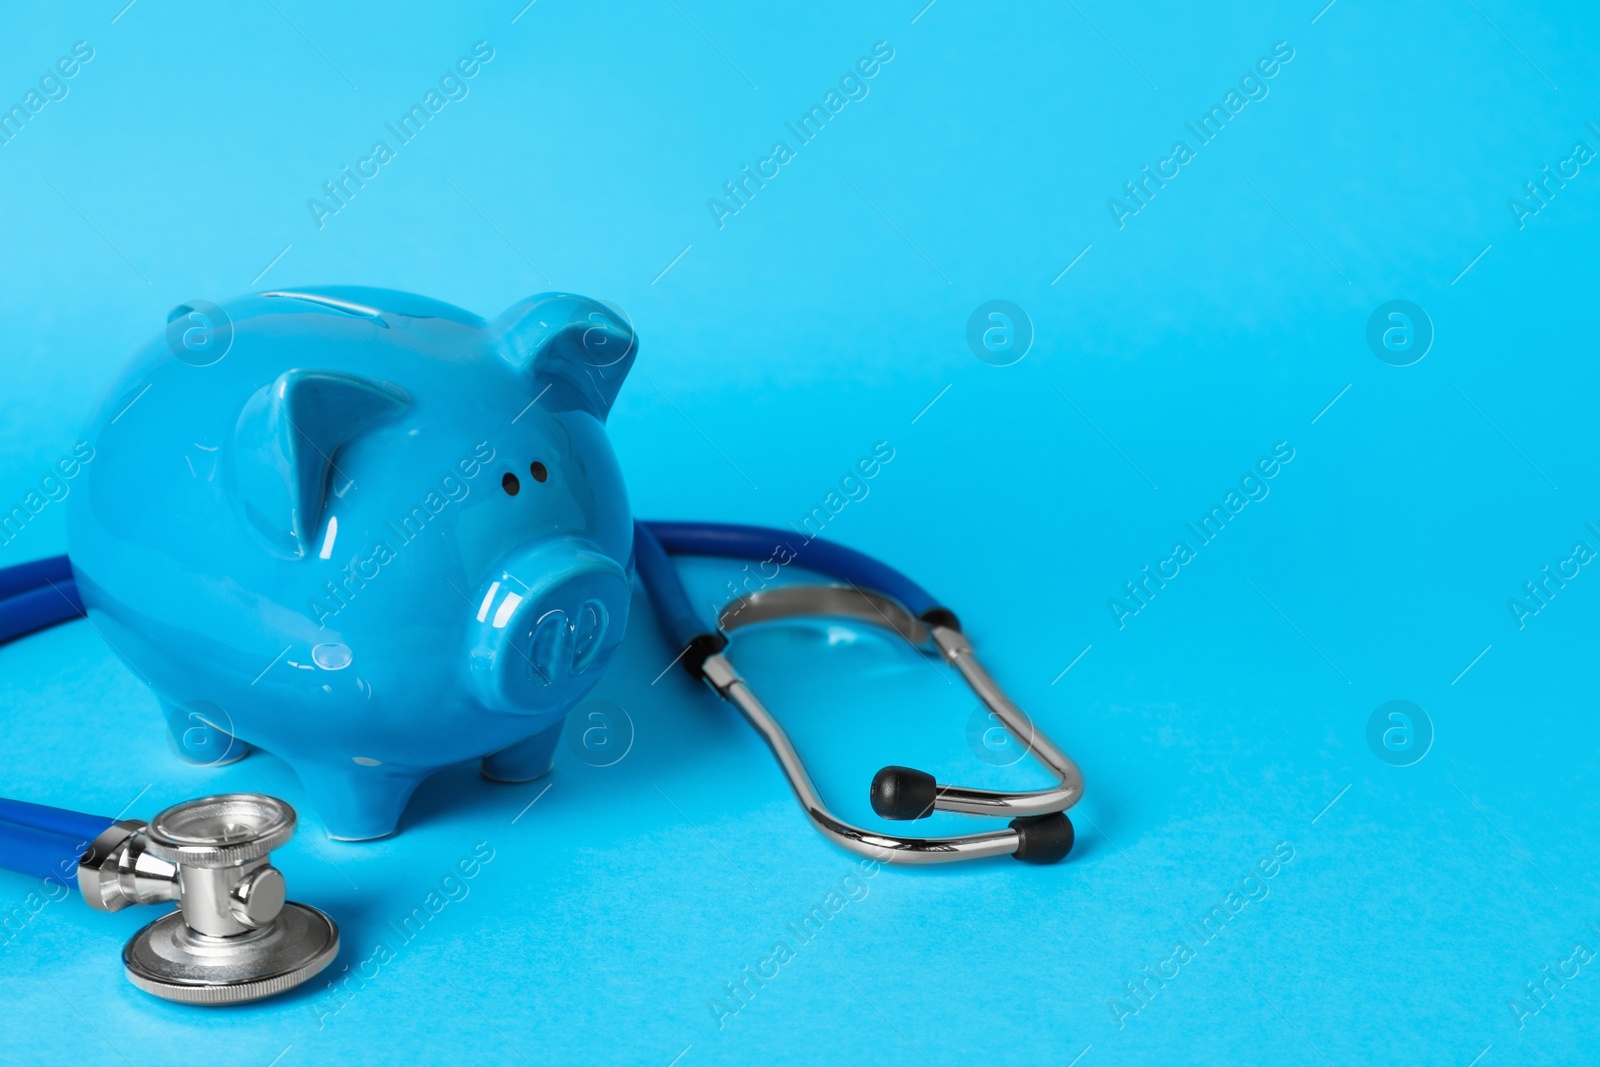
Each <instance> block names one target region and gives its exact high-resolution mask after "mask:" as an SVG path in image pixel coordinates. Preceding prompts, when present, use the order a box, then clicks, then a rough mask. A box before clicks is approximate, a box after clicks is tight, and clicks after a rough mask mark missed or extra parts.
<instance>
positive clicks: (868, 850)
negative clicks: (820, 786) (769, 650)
mask: <svg viewBox="0 0 1600 1067" xmlns="http://www.w3.org/2000/svg"><path fill="white" fill-rule="evenodd" d="M701 671H702V673H703V675H704V677H705V680H706V682H707V683H708V684H710V686H711V687H712V688H713V689H715V690H716V691H717V693H718V694H720V695H721V696H722V697H723V699H725V700H727V701H729V702H731V703H732V704H733V705H734V706H735V707H737V708H738V709H739V710H740V711H741V712H742V713H743V714H744V717H745V718H746V719H748V720H749V721H750V725H752V726H754V727H755V728H756V732H757V733H759V734H760V735H761V737H762V739H763V740H765V741H766V743H767V747H769V748H771V749H772V754H773V755H774V756H776V757H777V759H778V765H779V766H780V767H782V768H783V773H784V774H785V776H787V777H788V779H789V785H790V786H792V787H793V789H794V792H795V795H796V796H797V797H799V798H800V804H801V806H802V807H804V808H805V811H806V814H807V815H809V816H810V817H811V821H812V822H813V823H815V824H816V826H817V829H819V830H821V831H822V833H823V836H825V837H827V838H828V839H829V840H830V841H832V842H833V843H834V844H836V845H838V846H840V847H841V848H846V849H849V850H850V851H851V852H855V853H858V854H859V855H862V856H867V857H870V858H872V859H875V860H880V861H888V862H893V863H947V862H950V861H953V860H964V859H979V858H982V857H985V856H1009V855H1013V854H1014V853H1016V851H1017V849H1018V848H1019V847H1020V845H1021V836H1020V835H1019V833H1018V831H1016V830H1014V829H1007V830H996V831H993V832H991V833H983V834H967V835H964V836H961V837H900V836H898V835H895V834H880V833H876V832H874V831H872V830H865V829H862V828H861V827H859V826H853V825H851V824H850V823H847V822H845V821H844V820H843V819H840V818H839V817H838V816H836V815H834V814H833V812H831V811H829V810H828V806H827V805H826V804H824V803H823V802H822V797H821V796H820V795H819V794H818V793H817V788H816V786H815V785H813V784H812V782H811V776H810V775H809V774H807V773H806V768H805V763H804V762H802V761H801V759H800V754H799V753H798V752H796V751H795V747H794V745H793V743H791V742H790V740H789V735H788V734H787V733H785V732H784V729H783V727H782V726H780V725H778V720H777V719H774V718H773V717H772V713H771V712H769V711H768V710H767V709H766V707H765V706H763V705H762V703H761V701H760V700H759V699H758V698H757V697H756V695H755V694H754V693H753V692H751V691H750V687H749V686H748V685H747V684H745V680H744V679H743V678H741V677H740V676H739V672H738V671H736V670H734V667H733V664H732V663H730V662H729V661H728V658H727V657H726V656H724V655H722V654H721V653H717V654H714V655H711V656H707V657H706V660H705V663H704V665H703V666H702V667H701Z"/></svg>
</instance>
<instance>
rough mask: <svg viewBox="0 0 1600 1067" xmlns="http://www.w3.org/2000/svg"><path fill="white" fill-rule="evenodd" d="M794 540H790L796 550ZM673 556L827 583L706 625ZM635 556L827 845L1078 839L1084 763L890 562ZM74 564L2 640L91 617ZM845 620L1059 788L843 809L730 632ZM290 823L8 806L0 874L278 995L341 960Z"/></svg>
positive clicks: (246, 798)
mask: <svg viewBox="0 0 1600 1067" xmlns="http://www.w3.org/2000/svg"><path fill="white" fill-rule="evenodd" d="M796 542H799V543H798V545H797V544H796ZM674 555H687V556H721V557H728V558H733V559H744V560H756V561H762V562H772V561H774V560H775V559H776V558H778V557H779V556H780V555H781V556H783V557H784V560H785V562H784V563H783V566H789V565H798V566H801V567H803V568H805V569H806V570H807V571H811V572H814V573H818V574H821V575H824V576H826V577H828V578H831V579H833V581H834V582H835V583H837V584H826V585H790V584H783V585H772V586H771V587H770V588H767V587H763V588H762V589H760V590H759V591H757V592H753V593H747V594H745V595H743V596H740V597H738V598H737V599H735V600H733V601H732V602H731V603H729V604H727V605H726V606H725V607H723V608H722V610H721V611H720V612H719V613H718V615H717V618H716V620H715V622H714V623H712V624H709V625H708V624H707V622H706V620H704V619H703V618H702V617H701V616H700V614H699V613H698V612H697V611H696V610H695V609H694V607H693V606H692V605H691V603H690V600H689V594H688V592H687V591H686V590H685V589H684V586H683V581H682V579H681V578H680V577H679V575H678V571H677V568H676V567H675V566H674V565H673V563H672V560H671V557H672V556H674ZM634 564H635V567H636V569H637V571H638V574H639V579H640V580H641V581H642V582H643V583H644V586H645V590H646V592H647V594H648V595H649V598H650V603H651V605H652V607H653V608H654V609H655V612H656V614H657V616H659V618H660V620H661V623H662V625H663V627H664V628H665V630H666V631H667V635H668V637H669V638H670V640H671V641H672V643H673V645H674V646H675V647H676V648H678V649H679V652H678V659H677V662H680V663H682V665H683V666H684V668H685V669H687V670H688V671H689V673H690V674H691V675H692V676H694V677H696V678H699V679H701V680H703V681H704V682H705V683H706V684H707V685H709V686H710V687H711V688H712V689H713V690H715V691H716V693H717V695H718V696H720V697H722V698H723V699H724V700H727V701H729V702H731V703H732V704H733V705H734V706H735V707H737V708H738V709H739V711H740V712H741V713H742V714H743V715H744V717H745V718H746V719H747V720H749V722H750V724H751V725H752V726H754V727H755V728H756V732H757V733H759V734H760V735H761V737H762V738H763V740H765V741H766V743H767V746H768V747H769V748H770V749H771V750H772V754H773V755H774V756H775V757H776V758H777V760H778V765H779V766H780V767H782V768H783V773H784V774H785V775H786V776H787V777H788V779H789V785H790V787H791V788H792V789H793V790H794V793H795V796H796V797H797V798H798V799H799V801H800V805H801V807H802V808H804V809H805V813H806V815H807V816H808V817H809V818H810V819H811V821H812V822H813V823H814V824H815V825H816V827H817V829H818V830H820V831H821V832H822V834H823V836H825V837H826V838H828V839H829V840H830V841H832V842H833V843H834V844H836V845H839V846H840V847H842V848H845V849H848V850H850V851H851V852H855V853H858V854H860V855H863V856H867V857H870V858H872V859H875V860H878V861H880V862H888V863H948V862H952V861H956V860H968V859H978V858H980V857H985V856H1003V855H1009V856H1012V857H1014V858H1015V859H1018V860H1022V861H1023V862H1025V863H1039V864H1043V863H1056V862H1058V861H1059V860H1061V859H1064V858H1065V857H1066V855H1067V853H1068V852H1070V851H1071V849H1072V843H1073V829H1072V823H1071V821H1070V820H1068V818H1067V816H1066V814H1065V812H1066V810H1067V809H1068V808H1070V807H1072V805H1074V804H1076V803H1077V802H1078V799H1079V798H1080V797H1081V796H1082V794H1083V775H1082V774H1081V773H1080V772H1079V770H1078V767H1077V764H1075V763H1073V762H1072V760H1071V759H1070V758H1069V757H1068V756H1067V755H1066V753H1064V752H1062V751H1061V749H1060V748H1058V747H1057V746H1056V745H1055V744H1054V743H1052V742H1051V741H1050V739H1049V738H1048V737H1046V736H1045V735H1044V733H1043V731H1041V730H1040V729H1038V727H1037V726H1036V725H1034V724H1033V723H1032V722H1031V720H1030V719H1029V718H1028V717H1027V716H1026V715H1025V714H1024V713H1023V712H1022V709H1021V708H1019V707H1017V705H1016V704H1014V703H1013V702H1012V701H1011V700H1010V698H1008V697H1007V696H1006V694H1005V692H1004V690H1002V689H1001V688H1000V686H999V685H998V684H997V683H996V682H995V680H994V679H993V678H992V677H991V676H990V675H989V672H988V671H986V670H985V669H984V668H983V665H982V664H981V663H980V662H979V660H978V657H977V654H976V653H975V652H974V651H973V648H972V644H971V642H970V641H968V640H967V638H966V635H965V634H964V633H963V632H962V630H961V624H960V622H959V621H958V620H957V618H956V616H955V614H954V613H953V612H951V611H950V610H949V609H947V608H944V607H941V606H939V604H938V602H937V601H936V600H934V598H933V597H932V596H931V595H929V593H928V592H927V591H926V590H924V589H923V588H922V587H921V586H919V585H917V584H916V583H915V582H913V581H911V579H909V578H907V577H906V576H905V575H903V574H901V573H900V572H899V571H896V570H894V569H893V568H891V567H889V566H887V565H885V564H883V563H880V562H879V561H877V560H875V559H873V558H872V557H870V556H867V555H864V554H863V553H860V552H857V551H855V550H853V549H849V548H845V547H844V546H842V545H838V544H834V543H832V542H828V541H822V540H818V539H813V538H801V537H797V535H795V534H794V533H792V532H789V531H785V530H778V529H770V528H765V527H759V526H735V525H723V524H716V523H687V522H636V523H634ZM83 615H84V610H83V604H82V601H81V600H80V599H79V597H78V593H77V588H76V586H75V584H74V582H73V577H72V569H71V565H70V564H69V562H68V560H67V557H66V556H57V557H54V558H52V559H47V560H40V561H36V562H33V563H25V564H20V565H18V566H14V567H10V568H6V569H4V570H0V643H3V642H5V641H9V640H12V639H13V638H16V637H20V636H22V635H24V634H27V633H31V632H33V631H35V630H38V629H42V628H44V627H46V626H52V625H55V624H56V623H59V622H66V621H69V620H71V619H75V618H80V617H83ZM808 617H809V618H848V619H852V620H854V621H856V622H863V623H868V624H870V625H872V626H876V627H879V628H881V629H884V630H888V631H891V632H893V633H896V634H898V635H899V636H900V637H901V638H903V639H904V640H905V641H906V642H907V643H908V644H910V645H911V646H912V647H913V648H915V649H917V650H918V651H920V652H923V653H927V654H933V655H938V656H940V657H941V658H942V659H944V661H945V662H946V663H948V664H949V665H950V666H952V667H954V668H955V669H956V670H957V671H958V672H959V673H960V674H961V676H962V678H964V679H965V680H966V682H967V684H968V685H969V686H970V687H971V688H972V691H973V692H974V693H976V694H977V696H978V698H979V699H980V700H981V701H982V702H983V704H984V705H985V706H986V707H987V708H988V709H989V711H991V712H992V713H993V714H994V716H995V717H996V718H998V719H999V721H1000V722H1001V723H1002V724H1003V725H1004V727H1005V729H1006V730H1007V731H1008V732H1009V733H1010V734H1011V736H1012V737H1013V738H1014V739H1015V740H1016V741H1017V742H1018V743H1019V744H1020V745H1022V746H1023V747H1024V748H1025V749H1026V751H1027V752H1030V753H1032V755H1033V756H1034V757H1035V758H1037V759H1038V760H1039V762H1040V763H1042V764H1044V766H1045V767H1046V768H1048V769H1049V770H1050V771H1051V773H1052V774H1054V775H1055V777H1056V779H1057V780H1058V783H1059V784H1058V785H1056V786H1055V787H1054V788H1051V789H1042V790H1037V791H1033V792H1017V793H1009V792H999V791H995V790H988V789H971V788H967V787H965V786H956V785H943V784H940V783H939V782H938V781H937V780H936V779H935V778H934V776H933V775H931V774H927V773H925V772H923V771H919V770H914V769H912V768H909V767H893V766H891V767H885V768H883V769H882V770H880V771H879V772H878V773H877V774H876V775H875V776H874V777H873V779H872V787H871V792H870V800H871V803H872V809H873V811H875V812H877V814H878V815H879V816H881V817H883V818H885V819H891V820H898V821H912V820H916V819H922V818H926V817H927V816H930V815H932V814H933V813H934V812H936V811H949V812H958V813H961V814H965V815H986V816H1000V817H1002V818H1003V817H1007V816H1009V817H1011V821H1010V823H1009V824H1008V825H1007V826H1006V828H1005V829H1001V830H991V831H987V832H982V833H974V834H961V835H957V836H953V837H911V836H903V835H898V834H887V833H880V832H878V831H876V830H868V829H866V828H864V827H860V826H856V825H853V824H852V823H849V822H846V821H845V820H843V819H841V818H839V817H838V816H837V815H835V814H834V813H833V812H832V811H831V810H830V809H829V808H828V806H827V804H826V803H825V802H824V801H823V799H822V795H821V794H820V793H819V792H818V791H817V788H816V786H815V784H813V782H812V781H811V776H810V775H809V774H808V773H807V772H806V768H805V763H804V762H803V761H802V760H801V758H800V754H799V752H797V751H796V750H795V747H794V744H793V743H792V742H791V741H790V740H789V735H788V733H786V732H785V731H784V729H783V726H782V725H781V724H780V723H779V722H778V720H777V719H776V718H774V717H773V715H772V713H771V712H770V711H768V710H767V708H766V706H765V705H763V704H762V703H761V701H760V699H759V698H758V697H757V696H756V695H755V692H754V691H753V690H752V689H751V688H750V685H749V683H748V682H746V681H745V679H744V678H743V677H742V676H741V675H740V674H739V671H738V669H737V668H735V667H734V665H733V662H732V660H731V659H729V656H728V650H729V647H730V645H731V643H732V642H731V639H732V637H733V636H734V635H735V634H737V633H739V632H741V631H743V630H745V629H747V628H749V627H753V626H759V625H761V624H764V623H769V622H775V621H779V620H785V619H798V618H808ZM294 829H295V813H294V809H293V808H291V807H290V806H289V805H288V804H286V803H284V802H283V801H281V800H278V799H276V798H273V797H268V796H263V795H260V794H255V793H231V794H225V795H222V796H213V797H203V798H200V799H198V800H190V801H185V802H183V803H181V804H176V805H174V806H172V807H170V808H167V809H165V810H164V811H162V812H160V813H158V814H157V815H156V816H155V817H154V818H152V819H151V820H150V821H149V822H148V823H145V822H139V821H136V820H120V821H119V820H113V819H110V818H107V817H102V816H94V815H83V814H79V813H77V812H71V811H64V810H62V809H60V808H51V807H45V806H42V805H38V804H29V803H25V802H22V801H14V800H0V868H5V869H9V870H13V871H19V872H21V873H24V874H30V875H34V876H36V877H40V878H44V879H55V880H56V881H58V882H60V883H61V884H63V885H71V884H76V885H77V886H78V887H79V888H80V889H81V890H82V893H83V897H84V899H85V901H87V902H88V903H89V904H90V906H92V907H95V908H98V909H100V910H103V911H117V910H119V909H121V908H124V907H127V906H129V905H131V904H176V905H177V908H176V910H174V911H171V912H168V913H167V914H166V915H164V916H163V917H162V918H160V919H157V920H156V921H155V922H153V923H151V924H149V925H148V926H146V927H144V928H143V929H142V930H140V931H139V932H138V933H136V934H135V935H134V936H133V938H132V939H130V940H129V941H128V943H127V946H126V947H125V948H124V949H123V953H122V959H123V965H124V968H125V970H126V973H127V975H128V978H129V980H130V981H132V982H133V984H134V985H136V986H138V987H139V988H140V989H143V990H144V991H145V992H147V993H151V994H154V995H155V996H158V997H162V998H164V999H167V1000H174V1001H180V1002H183V1003H189V1004H235V1003H242V1002H245V1001H250V1000H259V999H261V998H263V997H269V996H273V995H275V994H277V993H282V992H285V991H287V990H289V989H293V988H294V987H296V986H298V985H300V984H301V983H303V982H306V981H307V980H309V979H311V978H312V977H314V976H315V975H317V974H318V973H319V972H320V971H321V970H322V969H323V968H325V967H326V966H327V965H328V964H329V963H331V962H332V961H333V959H334V958H335V957H336V956H337V955H338V952H339V931H338V927H337V926H336V925H335V923H334V922H333V920H332V919H330V918H328V916H326V915H324V914H323V913H322V912H320V911H318V910H317V909H316V908H313V907H309V906H307V905H304V904H297V903H294V902H292V901H289V900H288V899H287V896H286V892H285V883H284V878H283V875H282V873H281V872H280V871H278V870H277V868H275V867H273V866H272V864H271V860H270V853H271V852H272V851H273V850H274V849H276V848H278V847H280V846H281V845H283V844H284V843H285V842H286V841H288V840H289V838H290V837H291V836H292V835H293V833H294Z"/></svg>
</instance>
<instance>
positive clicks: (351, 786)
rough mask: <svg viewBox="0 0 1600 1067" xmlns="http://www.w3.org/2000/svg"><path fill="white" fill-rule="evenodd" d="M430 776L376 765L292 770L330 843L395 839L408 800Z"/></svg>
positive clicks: (415, 769)
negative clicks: (393, 837) (394, 834)
mask: <svg viewBox="0 0 1600 1067" xmlns="http://www.w3.org/2000/svg"><path fill="white" fill-rule="evenodd" d="M432 771H433V768H429V769H424V770H419V769H417V768H415V767H395V766H389V765H385V764H382V763H376V762H369V763H364V764H358V763H354V762H352V763H350V764H347V765H343V766H340V765H334V766H329V765H327V764H311V765H306V764H301V765H299V766H296V767H295V773H297V774H298V775H299V776H300V781H301V783H302V784H303V785H304V786H305V787H306V793H307V795H308V796H309V797H310V799H311V806H312V807H313V808H315V809H316V811H317V814H319V815H321V816H322V821H323V822H324V823H325V824H326V825H327V827H328V836H329V837H331V838H333V839H334V840H335V841H369V840H371V839H372V838H375V837H388V836H389V835H390V834H392V833H394V832H395V831H396V830H397V829H399V828H400V816H401V814H402V813H403V812H404V811H405V810H406V804H407V803H408V802H409V801H410V800H411V794H412V793H414V792H416V789H417V786H418V785H419V784H420V783H421V782H422V780H423V779H424V778H426V777H427V776H428V775H429V774H431V773H432Z"/></svg>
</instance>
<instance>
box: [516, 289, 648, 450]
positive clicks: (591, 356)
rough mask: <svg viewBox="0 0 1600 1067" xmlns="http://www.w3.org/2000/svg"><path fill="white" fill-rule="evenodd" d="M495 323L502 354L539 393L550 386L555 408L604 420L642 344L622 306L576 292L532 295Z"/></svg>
mask: <svg viewBox="0 0 1600 1067" xmlns="http://www.w3.org/2000/svg"><path fill="white" fill-rule="evenodd" d="M490 328H491V330H492V331H493V332H494V341H495V344H496V346H497V347H498V348H499V351H500V355H501V357H502V358H504V359H505V360H506V361H507V362H508V363H510V364H511V365H512V366H513V367H515V368H516V369H517V371H518V372H519V373H521V374H523V375H524V376H525V377H526V378H527V380H528V384H529V386H530V387H531V388H532V390H533V392H534V394H539V393H542V392H543V391H544V390H545V389H546V388H547V387H548V389H549V396H548V398H547V399H546V401H545V402H546V403H547V404H549V405H550V406H551V407H552V408H553V409H554V410H558V411H560V410H572V409H574V408H577V409H581V410H583V411H587V412H589V413H590V414H591V415H593V416H594V417H595V418H597V419H599V420H600V421H601V422H604V421H605V420H606V416H607V415H609V414H610V413H611V405H612V402H614V401H615V400H616V399H617V391H618V390H619V389H621V388H622V381H623V379H624V378H626V377H627V376H628V369H629V368H630V367H632V366H633V357H634V355H635V354H636V353H637V352H638V348H639V345H638V341H637V339H636V338H635V337H634V333H633V327H632V326H631V325H629V323H628V321H627V319H626V318H625V317H624V316H623V315H622V313H621V312H619V311H616V310H614V309H612V308H609V307H607V306H605V305H604V304H601V303H599V302H597V301H594V300H589V299H587V298H586V297H581V296H573V295H571V294H570V293H543V294H541V295H539V296H534V297H529V298H528V299H527V300H524V301H522V302H521V303H519V304H515V305H513V306H512V307H510V308H509V309H507V311H506V312H505V314H503V315H501V316H500V317H499V318H498V319H496V320H495V321H494V323H493V325H492V326H491V327H490Z"/></svg>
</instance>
